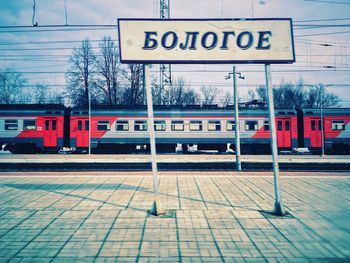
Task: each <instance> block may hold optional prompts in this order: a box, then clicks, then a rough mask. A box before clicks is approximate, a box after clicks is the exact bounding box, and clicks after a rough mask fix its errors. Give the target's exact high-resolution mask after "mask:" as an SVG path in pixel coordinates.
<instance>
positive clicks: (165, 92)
mask: <svg viewBox="0 0 350 263" xmlns="http://www.w3.org/2000/svg"><path fill="white" fill-rule="evenodd" d="M159 18H160V19H169V18H170V0H159ZM159 85H160V87H159V88H160V103H162V101H165V102H166V103H165V104H170V94H169V92H170V87H171V85H172V81H171V65H170V64H160V65H159ZM164 96H166V98H164Z"/></svg>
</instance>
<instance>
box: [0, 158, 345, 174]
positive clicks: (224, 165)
mask: <svg viewBox="0 0 350 263" xmlns="http://www.w3.org/2000/svg"><path fill="white" fill-rule="evenodd" d="M279 167H280V170H281V171H349V174H350V163H346V162H344V163H341V162H337V163H332V162H328V163H326V162H324V163H319V162H307V163H301V162H280V163H279ZM158 169H159V170H160V171H234V170H235V169H236V164H235V162H229V161H222V162H160V163H158ZM150 170H151V163H150V162H116V163H113V162H99V163H80V162H70V163H42V162H30V163H28V162H27V163H0V171H2V172H4V171H23V172H24V171H62V172H63V171H150ZM242 170H245V171H269V170H272V163H271V162H242Z"/></svg>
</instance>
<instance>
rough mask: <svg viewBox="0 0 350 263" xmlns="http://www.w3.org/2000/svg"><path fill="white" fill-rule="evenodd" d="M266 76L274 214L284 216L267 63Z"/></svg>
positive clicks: (270, 83)
mask: <svg viewBox="0 0 350 263" xmlns="http://www.w3.org/2000/svg"><path fill="white" fill-rule="evenodd" d="M265 77H266V87H267V95H268V96H267V97H268V101H269V121H270V131H271V150H272V162H273V177H274V189H275V207H274V210H273V212H272V213H273V214H274V215H278V216H284V215H285V214H286V211H285V210H284V208H283V204H282V197H281V187H280V183H279V167H278V151H277V134H276V122H275V107H274V103H273V91H272V78H271V66H270V64H265Z"/></svg>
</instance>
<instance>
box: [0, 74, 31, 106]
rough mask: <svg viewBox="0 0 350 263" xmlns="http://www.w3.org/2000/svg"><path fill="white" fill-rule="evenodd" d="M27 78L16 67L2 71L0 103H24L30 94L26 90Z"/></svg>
mask: <svg viewBox="0 0 350 263" xmlns="http://www.w3.org/2000/svg"><path fill="white" fill-rule="evenodd" d="M26 82H27V80H26V79H25V78H24V76H23V74H22V73H20V72H17V71H16V70H15V69H14V68H5V69H4V70H3V71H0V103H4V104H11V103H23V102H25V101H26V100H27V97H28V94H26V92H25V91H24V88H25V84H26Z"/></svg>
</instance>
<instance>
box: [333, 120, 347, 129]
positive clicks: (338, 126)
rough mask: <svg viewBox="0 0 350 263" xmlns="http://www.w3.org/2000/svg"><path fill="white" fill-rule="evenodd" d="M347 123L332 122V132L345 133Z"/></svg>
mask: <svg viewBox="0 0 350 263" xmlns="http://www.w3.org/2000/svg"><path fill="white" fill-rule="evenodd" d="M344 130H345V123H344V121H341V120H336V121H332V131H344Z"/></svg>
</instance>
